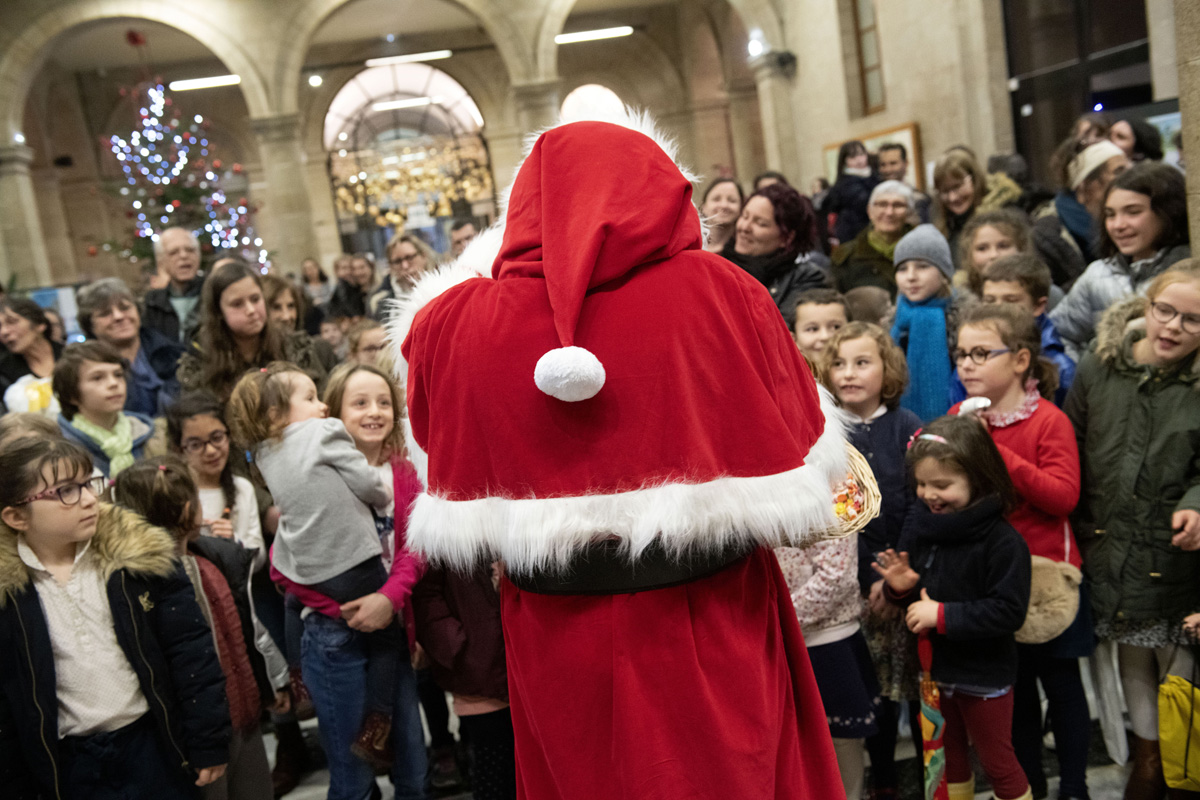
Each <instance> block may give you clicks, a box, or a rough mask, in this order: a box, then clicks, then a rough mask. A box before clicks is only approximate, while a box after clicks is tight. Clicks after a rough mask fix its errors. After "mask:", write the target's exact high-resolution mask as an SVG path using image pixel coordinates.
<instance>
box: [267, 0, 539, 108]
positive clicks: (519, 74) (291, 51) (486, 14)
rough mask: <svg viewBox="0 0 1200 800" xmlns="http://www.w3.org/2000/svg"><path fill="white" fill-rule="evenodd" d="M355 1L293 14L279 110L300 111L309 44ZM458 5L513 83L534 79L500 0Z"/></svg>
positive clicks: (284, 37) (327, 1) (312, 1)
mask: <svg viewBox="0 0 1200 800" xmlns="http://www.w3.org/2000/svg"><path fill="white" fill-rule="evenodd" d="M353 2H354V0H307V2H305V4H304V6H303V7H302V8H300V9H297V10H296V12H295V13H293V14H291V15H290V18H289V21H288V26H287V28H286V29H285V30H284V31H283V32H282V33H281V35H280V37H279V41H281V42H293V43H296V46H293V47H287V48H285V49H284V50H283V52H281V53H280V54H279V60H278V62H277V65H276V68H275V72H274V74H273V76H272V83H271V85H272V87H273V90H274V91H273V94H272V99H273V100H275V102H276V105H277V108H278V109H279V110H278V112H277V113H281V114H291V113H295V112H296V111H297V110H298V100H297V98H298V96H299V91H300V75H301V71H302V69H303V67H304V60H305V58H306V57H307V56H308V50H309V44H310V42H311V41H312V38H313V36H314V35H315V34H316V32H317V31H318V30H319V29H320V28H321V25H323V24H324V23H325V21H326V20H327V19H328V18H329V17H330V15H332V14H333V13H334V12H335V11H338V10H339V9H341V8H342V7H344V6H346V5H348V4H350V3H353ZM453 2H454V3H456V4H457V5H460V6H462V7H463V8H464V9H465V10H467V11H469V12H471V13H472V14H473V15H474V16H475V18H476V19H477V20H478V21H479V25H480V27H482V28H483V30H484V32H485V33H487V35H488V36H489V37H490V38H491V40H492V43H493V44H494V45H495V46H496V50H497V51H498V52H499V53H500V58H501V60H502V61H503V62H504V66H505V68H506V69H507V70H508V74H509V78H510V79H511V81H512V82H513V83H522V82H528V81H530V80H534V79H535V75H536V71H535V64H534V58H533V54H532V53H530V52H528V48H524V47H522V45H521V43H522V42H523V41H524V40H525V39H526V38H527V37H525V36H523V32H522V30H521V29H520V27H518V26H517V25H515V24H514V23H513V20H512V15H511V14H510V13H508V11H506V10H505V9H504V8H501V7H500V6H501V2H499V1H498V0H453Z"/></svg>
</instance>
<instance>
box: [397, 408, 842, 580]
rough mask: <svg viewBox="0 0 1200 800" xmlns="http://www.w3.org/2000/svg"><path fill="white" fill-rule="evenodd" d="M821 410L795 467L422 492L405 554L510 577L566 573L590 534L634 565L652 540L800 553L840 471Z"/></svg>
mask: <svg viewBox="0 0 1200 800" xmlns="http://www.w3.org/2000/svg"><path fill="white" fill-rule="evenodd" d="M821 410H822V412H823V413H824V414H825V430H824V431H823V432H822V434H821V436H820V437H819V438H818V439H817V441H816V443H814V445H813V447H812V449H811V450H810V451H809V453H808V456H807V457H806V458H805V464H804V466H802V467H798V468H797V469H793V470H789V471H787V472H782V473H779V474H776V475H763V476H758V477H751V478H736V477H727V478H718V479H716V480H712V481H708V482H706V483H671V484H662V485H657V486H648V487H646V488H644V489H639V490H636V491H631V492H621V493H618V494H606V495H585V496H581V497H553V498H520V499H515V498H506V497H485V498H479V499H475V500H457V501H456V500H448V499H446V498H444V497H437V496H433V495H430V494H428V493H426V494H422V495H420V496H419V497H418V498H417V500H416V502H415V504H414V505H413V510H412V515H411V517H410V518H409V522H408V546H409V547H410V548H411V549H413V550H415V551H417V552H419V553H421V554H423V555H424V556H426V557H427V558H429V559H430V560H431V561H434V562H436V563H441V564H446V565H449V566H452V567H460V568H464V569H465V568H470V567H471V566H472V565H474V564H477V563H479V561H481V560H483V559H495V558H503V559H504V560H505V561H506V562H507V564H508V568H509V569H512V570H514V571H515V572H528V571H531V570H534V569H540V568H546V567H563V566H565V565H567V564H568V563H569V562H570V559H571V557H572V556H573V555H574V554H575V553H577V552H578V551H579V550H580V549H581V548H582V547H584V546H585V545H587V544H588V543H589V542H591V541H593V540H594V539H595V538H596V537H597V536H616V537H617V538H619V539H620V540H621V541H622V542H623V544H624V545H625V546H626V547H627V548H628V552H629V555H630V556H631V557H635V556H637V555H638V554H639V553H641V552H642V550H644V549H645V548H646V547H647V546H648V545H649V544H650V543H651V542H653V541H654V540H656V539H658V540H661V541H662V542H663V544H664V545H666V547H667V549H668V550H669V551H671V552H674V553H682V552H684V551H691V550H719V549H721V548H723V547H724V546H725V545H727V544H731V543H733V542H736V541H739V540H740V541H746V542H753V543H756V544H762V545H765V546H767V547H785V546H786V547H803V546H804V545H806V544H809V543H811V542H812V541H814V540H815V539H817V538H818V537H819V536H821V535H822V534H823V533H824V532H825V531H828V530H830V529H832V528H834V527H835V525H836V520H835V518H834V514H833V494H832V489H831V487H832V486H833V484H835V483H837V482H840V481H842V480H844V479H845V476H846V469H847V467H846V449H845V448H846V445H845V436H844V433H843V422H842V416H841V414H840V412H839V411H838V410H837V409H836V407H835V406H834V405H833V401H832V398H831V397H830V395H829V393H828V392H826V391H824V390H822V391H821ZM406 424H407V420H406ZM409 433H411V431H409ZM408 442H409V448H410V451H411V454H412V460H413V463H414V465H416V467H417V472H418V474H419V475H420V476H421V479H422V481H425V482H426V485H428V482H427V473H428V459H427V458H426V456H425V453H423V452H421V448H420V447H419V446H418V445H417V443H416V442H415V440H413V438H412V437H411V435H410V436H409V439H408Z"/></svg>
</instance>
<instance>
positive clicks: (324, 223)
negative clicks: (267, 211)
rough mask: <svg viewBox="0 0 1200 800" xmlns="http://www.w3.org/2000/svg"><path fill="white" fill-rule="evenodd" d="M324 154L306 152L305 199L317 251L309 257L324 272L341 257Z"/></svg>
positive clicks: (338, 234)
mask: <svg viewBox="0 0 1200 800" xmlns="http://www.w3.org/2000/svg"><path fill="white" fill-rule="evenodd" d="M327 157H328V154H327V153H325V152H322V151H316V152H309V153H308V154H307V159H308V165H307V166H308V171H307V174H306V175H305V180H306V181H307V182H308V197H309V200H310V201H311V203H312V217H313V234H314V237H315V238H316V242H317V250H315V251H313V254H312V255H313V258H316V259H317V260H318V261H320V262H321V266H322V267H324V269H325V271H326V272H330V271H331V270H332V269H333V260H334V259H335V258H337V257H338V256H340V255H341V254H342V236H341V232H340V231H339V230H338V220H337V210H336V209H335V208H334V206H333V190H332V188H330V184H329V169H328V167H327V166H326V163H325V161H326V158H327Z"/></svg>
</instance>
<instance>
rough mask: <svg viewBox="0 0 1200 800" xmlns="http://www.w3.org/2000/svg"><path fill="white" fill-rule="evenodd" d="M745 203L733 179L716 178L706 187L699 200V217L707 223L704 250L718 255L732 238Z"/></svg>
mask: <svg viewBox="0 0 1200 800" xmlns="http://www.w3.org/2000/svg"><path fill="white" fill-rule="evenodd" d="M745 203H746V195H745V194H743V193H742V186H741V184H739V183H738V182H737V181H735V180H734V179H733V178H717V179H716V180H715V181H713V182H712V183H710V184H709V185H708V188H707V189H705V190H704V194H703V196H701V198H700V217H701V219H703V220H704V221H705V222H707V223H708V240H707V241H705V243H704V249H705V250H707V251H708V252H710V253H720V252H721V250H723V249H724V248H725V244H726V243H727V242H728V241H729V240H730V239H732V238H733V233H734V230H733V229H734V226H735V225H736V224H737V220H738V216H739V215H740V214H741V213H742V206H743V205H745Z"/></svg>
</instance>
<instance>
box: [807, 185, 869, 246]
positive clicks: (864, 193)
mask: <svg viewBox="0 0 1200 800" xmlns="http://www.w3.org/2000/svg"><path fill="white" fill-rule="evenodd" d="M878 184H879V177H878V176H877V175H871V176H867V177H864V176H862V175H850V174H848V173H847V174H843V175H842V176H841V177H840V178H838V179H837V182H836V183H834V184H833V187H832V188H830V190H829V194H827V195H826V196H825V202H824V203H823V204H822V207H821V210H822V211H823V212H825V213H827V214H837V221H836V222H834V224H833V236H834V238H835V239H837V240H838V241H839V242H849V241H850V240H852V239H853V238H854V237H855V236H858V234H859V233H860V232H861V231H862V230H863V229H865V228H866V227H867V226H868V225H870V224H871V220H870V218H869V217H868V216H867V203H869V202H870V200H871V191H872V190H873V189H874V188H875V187H876V186H877V185H878Z"/></svg>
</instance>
